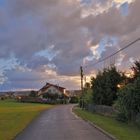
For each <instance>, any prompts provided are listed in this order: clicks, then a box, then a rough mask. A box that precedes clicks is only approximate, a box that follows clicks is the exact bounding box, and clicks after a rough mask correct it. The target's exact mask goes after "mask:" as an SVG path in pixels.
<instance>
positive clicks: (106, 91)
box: [91, 66, 123, 105]
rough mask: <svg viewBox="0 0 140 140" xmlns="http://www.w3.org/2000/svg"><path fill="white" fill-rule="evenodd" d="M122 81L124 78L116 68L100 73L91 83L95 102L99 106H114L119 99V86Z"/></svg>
mask: <svg viewBox="0 0 140 140" xmlns="http://www.w3.org/2000/svg"><path fill="white" fill-rule="evenodd" d="M122 81H123V76H122V74H121V73H120V72H118V71H117V69H116V67H115V66H113V67H110V68H107V69H104V70H103V72H101V71H99V73H98V74H97V76H96V78H92V82H91V84H92V92H93V102H94V103H95V104H98V105H112V104H113V103H114V101H115V100H116V99H117V91H118V87H117V85H118V84H119V83H121V82H122Z"/></svg>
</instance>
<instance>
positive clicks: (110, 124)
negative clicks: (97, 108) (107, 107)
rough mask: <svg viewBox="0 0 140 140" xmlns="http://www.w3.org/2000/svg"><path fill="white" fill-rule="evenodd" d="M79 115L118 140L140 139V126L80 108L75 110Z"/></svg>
mask: <svg viewBox="0 0 140 140" xmlns="http://www.w3.org/2000/svg"><path fill="white" fill-rule="evenodd" d="M73 111H74V112H75V113H76V114H77V115H78V116H79V117H81V118H83V119H85V120H89V121H91V122H93V123H94V124H96V125H97V126H99V127H100V128H102V129H104V130H105V131H106V132H109V133H110V134H112V135H113V136H115V137H116V138H117V139H118V140H140V128H138V127H136V126H134V125H132V124H125V123H121V122H119V121H117V120H115V119H114V118H111V117H107V116H103V115H99V114H96V113H90V112H88V111H85V110H82V109H80V108H74V110H73Z"/></svg>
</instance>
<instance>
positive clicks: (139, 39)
mask: <svg viewBox="0 0 140 140" xmlns="http://www.w3.org/2000/svg"><path fill="white" fill-rule="evenodd" d="M138 41H140V38H138V39H136V40H135V41H133V42H131V43H129V44H128V45H126V46H125V47H123V48H122V49H119V50H118V51H116V52H114V53H113V54H111V55H109V56H107V57H105V58H103V59H101V60H99V61H98V62H96V63H94V64H92V66H95V65H97V64H99V63H101V62H103V61H105V60H107V59H108V58H110V57H112V56H114V55H116V54H118V53H119V52H121V51H123V50H125V49H127V48H128V47H130V46H132V45H133V44H135V43H136V42H138ZM88 66H90V65H86V66H85V68H86V67H88Z"/></svg>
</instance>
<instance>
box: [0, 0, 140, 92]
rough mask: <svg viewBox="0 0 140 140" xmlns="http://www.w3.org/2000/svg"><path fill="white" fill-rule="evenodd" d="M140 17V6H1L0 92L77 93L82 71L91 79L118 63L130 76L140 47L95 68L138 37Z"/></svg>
mask: <svg viewBox="0 0 140 140" xmlns="http://www.w3.org/2000/svg"><path fill="white" fill-rule="evenodd" d="M139 13H140V0H39V1H38V0H10V1H8V0H0V87H1V90H10V89H15V90H16V89H18V90H19V89H21V90H22V89H39V88H41V87H42V86H43V85H44V84H45V83H46V82H51V83H54V84H59V85H62V86H64V87H66V88H67V89H79V88H80V72H79V71H80V70H79V69H80V66H81V65H83V67H86V68H84V74H85V76H87V77H90V76H92V75H95V74H96V72H97V70H99V69H102V68H103V66H104V65H106V66H108V65H109V64H110V62H111V61H114V59H115V62H116V65H117V66H118V68H119V69H121V70H122V69H123V70H128V68H129V66H130V65H131V63H132V60H133V61H134V60H137V59H139V52H140V48H139V45H140V42H137V43H136V44H134V45H133V46H132V47H131V48H128V49H127V50H125V51H123V52H122V53H120V54H118V55H117V56H115V58H111V60H107V61H106V62H105V63H104V64H103V63H101V64H99V65H97V66H94V67H93V64H94V63H96V62H98V61H99V60H101V59H102V58H104V57H106V56H108V55H110V54H112V53H114V52H115V51H117V50H118V49H121V48H122V47H124V46H125V45H127V44H128V43H130V42H131V41H134V40H135V39H137V38H138V37H140V18H139ZM130 58H131V59H130ZM88 81H90V80H88Z"/></svg>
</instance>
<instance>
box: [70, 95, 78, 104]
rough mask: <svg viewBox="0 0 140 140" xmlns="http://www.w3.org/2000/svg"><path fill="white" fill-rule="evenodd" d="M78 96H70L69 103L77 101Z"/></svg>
mask: <svg viewBox="0 0 140 140" xmlns="http://www.w3.org/2000/svg"><path fill="white" fill-rule="evenodd" d="M78 101H79V100H78V97H76V96H73V97H71V99H70V103H72V104H74V103H78Z"/></svg>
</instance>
